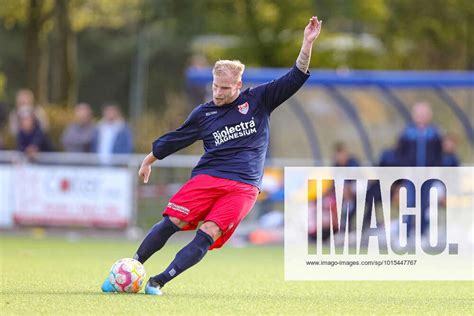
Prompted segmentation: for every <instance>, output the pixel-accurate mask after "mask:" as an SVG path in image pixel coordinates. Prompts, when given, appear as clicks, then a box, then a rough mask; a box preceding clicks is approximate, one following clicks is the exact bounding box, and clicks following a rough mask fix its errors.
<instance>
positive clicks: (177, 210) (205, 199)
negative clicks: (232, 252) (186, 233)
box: [163, 174, 258, 249]
mask: <svg viewBox="0 0 474 316" xmlns="http://www.w3.org/2000/svg"><path fill="white" fill-rule="evenodd" d="M257 195H258V188H257V187H255V186H253V185H250V184H246V183H242V182H238V181H234V180H229V179H223V178H217V177H213V176H209V175H206V174H200V175H197V176H195V177H193V178H192V179H191V180H189V181H188V182H186V183H185V184H184V186H183V187H182V188H181V189H180V190H179V191H178V192H177V193H176V194H175V195H174V196H173V197H172V198H171V200H170V202H169V203H168V206H167V207H166V209H165V210H164V212H163V216H165V215H168V216H174V217H177V218H179V219H180V220H183V221H186V222H188V223H189V224H188V225H186V226H185V227H183V228H182V230H194V229H196V228H197V226H198V225H199V222H201V221H204V222H206V221H211V222H214V223H216V224H217V226H219V228H220V229H221V230H222V235H221V237H219V239H217V240H216V241H215V242H214V244H212V246H211V247H209V249H214V248H220V247H222V245H224V244H225V242H226V241H227V240H229V238H230V237H231V236H232V234H233V233H234V231H235V229H236V228H237V226H238V225H239V223H240V221H241V220H242V219H243V218H244V217H245V216H247V214H248V213H249V212H250V210H251V209H252V207H253V205H254V204H255V201H256V200H257Z"/></svg>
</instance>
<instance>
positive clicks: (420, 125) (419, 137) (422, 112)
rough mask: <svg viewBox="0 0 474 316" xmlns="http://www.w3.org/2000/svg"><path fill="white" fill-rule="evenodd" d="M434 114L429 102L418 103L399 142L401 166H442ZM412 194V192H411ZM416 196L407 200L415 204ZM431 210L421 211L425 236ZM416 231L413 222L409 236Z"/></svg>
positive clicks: (423, 198) (410, 224) (425, 197)
mask: <svg viewBox="0 0 474 316" xmlns="http://www.w3.org/2000/svg"><path fill="white" fill-rule="evenodd" d="M432 119H433V112H432V110H431V106H430V105H429V103H427V102H417V103H416V104H415V105H414V106H413V110H412V120H413V123H411V124H409V125H408V126H407V127H406V128H405V130H404V131H403V132H402V134H401V136H400V138H399V141H398V149H397V155H398V157H399V159H400V165H401V166H418V167H426V166H441V165H442V146H441V136H440V133H439V131H438V128H436V127H435V126H434V125H432V124H431V121H432ZM409 192H411V191H409ZM414 199H415V196H414V195H413V194H408V195H407V200H408V201H411V202H413V203H414ZM421 200H422V204H425V205H427V204H428V203H426V202H425V203H423V201H426V200H429V194H424V195H422V196H421ZM428 215H429V209H422V210H421V220H420V221H421V234H422V235H424V234H425V232H426V229H427V227H428ZM414 229H415V223H414V222H413V220H411V221H409V222H408V224H407V230H408V235H409V236H410V237H411V236H412V232H413V230H414Z"/></svg>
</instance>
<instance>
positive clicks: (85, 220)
mask: <svg viewBox="0 0 474 316" xmlns="http://www.w3.org/2000/svg"><path fill="white" fill-rule="evenodd" d="M12 175H13V179H12V183H13V187H14V193H15V195H16V199H15V202H14V209H13V219H14V222H15V223H16V224H20V225H48V226H85V227H113V228H124V227H126V226H127V225H128V224H129V222H130V219H131V217H132V191H133V190H132V188H133V184H132V180H133V179H132V175H131V172H130V170H128V169H126V168H99V167H64V166H61V167H54V166H17V167H14V168H13V173H12Z"/></svg>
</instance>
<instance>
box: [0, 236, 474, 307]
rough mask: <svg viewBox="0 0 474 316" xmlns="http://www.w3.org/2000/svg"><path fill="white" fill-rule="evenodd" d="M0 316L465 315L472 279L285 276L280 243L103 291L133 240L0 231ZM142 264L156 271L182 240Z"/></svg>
mask: <svg viewBox="0 0 474 316" xmlns="http://www.w3.org/2000/svg"><path fill="white" fill-rule="evenodd" d="M0 243H1V244H0V245H1V258H0V271H1V284H0V286H1V292H0V314H2V315H11V314H19V315H31V314H33V315H35V314H67V315H71V314H74V315H77V314H87V315H90V314H101V315H109V314H129V315H151V314H157V313H159V314H187V315H190V314H203V315H209V314H220V315H226V314H252V315H253V314H289V315H302V314H312V315H314V314H336V315H340V314H375V315H380V314H431V315H432V314H453V315H464V314H471V315H472V311H473V301H474V300H473V298H474V296H473V282H285V281H284V279H283V249H282V248H281V247H249V248H232V247H224V248H223V249H220V250H213V251H211V252H209V253H208V255H207V256H206V258H204V260H203V261H202V262H201V263H200V264H198V265H197V266H195V267H193V268H191V269H190V270H188V271H186V272H185V273H184V274H182V275H180V276H179V277H177V278H176V279H175V280H173V281H172V282H171V283H169V284H168V285H167V286H166V287H165V288H164V292H165V295H164V296H161V297H155V296H148V295H144V294H143V293H140V294H104V293H101V291H100V285H101V282H102V281H103V279H104V278H105V277H106V275H107V272H108V269H109V268H110V266H111V265H112V263H113V262H114V261H115V260H116V259H119V258H123V257H127V256H131V255H132V254H133V252H134V251H135V248H136V246H137V245H138V243H137V242H127V241H124V242H121V241H114V240H79V241H76V242H68V241H66V240H63V239H51V238H46V239H37V240H34V239H28V238H18V237H4V236H3V237H0ZM183 243H184V242H180V243H176V242H175V243H169V244H168V245H166V246H165V248H164V249H163V250H162V251H161V252H160V253H158V254H155V256H153V257H152V258H151V259H150V260H149V261H148V262H147V263H146V264H145V269H146V270H147V272H148V275H151V274H156V273H158V272H161V270H162V269H163V268H165V267H166V266H167V264H168V263H169V262H170V260H171V259H172V258H173V257H174V254H175V252H176V251H177V250H179V248H180V247H181V246H182V245H183Z"/></svg>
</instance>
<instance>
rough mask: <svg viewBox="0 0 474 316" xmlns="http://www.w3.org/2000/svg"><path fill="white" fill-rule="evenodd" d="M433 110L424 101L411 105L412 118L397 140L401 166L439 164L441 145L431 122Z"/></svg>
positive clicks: (438, 134) (440, 160) (439, 137)
mask: <svg viewBox="0 0 474 316" xmlns="http://www.w3.org/2000/svg"><path fill="white" fill-rule="evenodd" d="M432 118H433V112H432V110H431V106H430V105H429V104H428V103H426V102H418V103H416V104H415V105H414V106H413V110H412V120H413V123H410V124H408V126H407V127H406V128H405V130H404V131H403V132H402V134H401V135H400V138H399V140H398V153H397V154H398V157H399V159H400V165H401V166H419V167H427V166H441V164H442V145H441V136H440V133H439V131H438V128H437V127H436V126H434V125H433V124H432Z"/></svg>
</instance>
